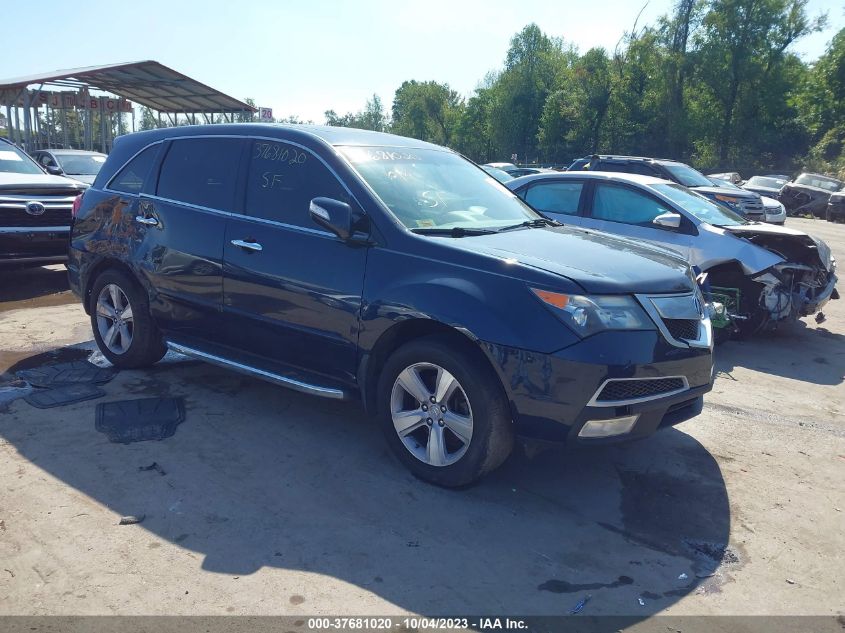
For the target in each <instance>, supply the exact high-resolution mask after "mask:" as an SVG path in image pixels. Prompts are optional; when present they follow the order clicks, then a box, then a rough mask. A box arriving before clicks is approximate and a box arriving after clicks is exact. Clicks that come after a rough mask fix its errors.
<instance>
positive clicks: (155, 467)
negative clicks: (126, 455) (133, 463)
mask: <svg viewBox="0 0 845 633" xmlns="http://www.w3.org/2000/svg"><path fill="white" fill-rule="evenodd" d="M138 470H140V471H141V472H149V471H151V470H154V471H156V472H157V473H158V474H159V475H162V476H164V475H166V474H167V473H166V472H164V468H162V467H161V466H159V465H158V462H153V463H152V464H150V465H149V466H138Z"/></svg>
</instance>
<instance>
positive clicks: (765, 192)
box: [742, 185, 780, 196]
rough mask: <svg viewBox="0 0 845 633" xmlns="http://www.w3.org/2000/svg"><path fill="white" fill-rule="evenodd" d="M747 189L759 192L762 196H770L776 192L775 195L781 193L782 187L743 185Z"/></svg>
mask: <svg viewBox="0 0 845 633" xmlns="http://www.w3.org/2000/svg"><path fill="white" fill-rule="evenodd" d="M742 188H743V189H745V190H746V191H750V192H751V193H759V194H760V195H761V196H769V195H772V194H774V195H775V196H777V195H778V193H780V187H760V186H758V185H743V187H742Z"/></svg>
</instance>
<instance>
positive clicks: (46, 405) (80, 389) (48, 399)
mask: <svg viewBox="0 0 845 633" xmlns="http://www.w3.org/2000/svg"><path fill="white" fill-rule="evenodd" d="M104 395H106V392H105V391H103V390H102V389H100V388H99V387H98V386H97V385H90V384H87V383H79V384H75V385H74V384H71V385H61V386H58V387H56V388H54V389H43V390H37V391H32V392H30V393H29V394H27V395H26V396H24V400H25V401H26V402H28V403H29V404H31V405H32V406H33V407H38V408H39V409H51V408H53V407H62V406H64V405H67V404H74V403H76V402H82V401H84V400H93V399H95V398H102V397H103V396H104Z"/></svg>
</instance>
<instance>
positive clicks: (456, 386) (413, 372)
mask: <svg viewBox="0 0 845 633" xmlns="http://www.w3.org/2000/svg"><path fill="white" fill-rule="evenodd" d="M390 414H391V417H392V419H393V427H394V429H395V430H396V433H397V434H398V435H399V439H400V440H402V443H403V444H404V446H405V448H406V449H407V450H408V451H409V452H410V453H411V454H412V455H413V456H414V457H416V458H417V459H419V460H420V461H421V462H423V463H425V464H428V465H430V466H438V467H442V466H449V465H450V464H454V463H455V462H457V461H458V460H459V459H461V457H463V455H464V453H466V451H467V448H468V447H469V444H470V442H471V441H472V426H473V425H472V408H471V407H470V404H469V399H468V398H467V395H466V392H465V391H464V389H463V387H461V385H460V383H459V382H458V380H457V379H456V378H455V377H454V376H453V375H452V374H451V373H449V372H448V371H447V370H446V369H444V368H443V367H440V366H439V365H435V364H433V363H414V364H413V365H410V366H408V367H406V368H405V369H404V370H402V371H401V372H400V373H399V375H398V376H397V377H396V380H395V381H394V383H393V390H392V392H391V395H390Z"/></svg>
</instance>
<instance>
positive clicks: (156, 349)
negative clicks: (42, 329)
mask: <svg viewBox="0 0 845 633" xmlns="http://www.w3.org/2000/svg"><path fill="white" fill-rule="evenodd" d="M89 302H90V303H89V312H90V313H91V328H92V329H93V331H94V339H95V340H96V341H97V347H99V348H100V351H101V352H102V353H103V355H104V356H105V357H106V358H107V359H108V360H109V362H111V364H112V365H114V366H115V367H119V368H120V369H135V368H137V367H148V366H150V365H152V364H154V363H156V362H158V361H159V360H161V358H162V356H164V354H165V353H166V352H167V347H166V346H165V344H164V341H163V340H162V337H161V334H160V333H159V331H158V328H157V327H156V325H155V322H154V321H153V318H152V316H151V315H150V305H149V300H148V299H147V295H146V293H145V292H144V290H143V288H141V286H140V285H139V284H138V283H137V282H136V281H135V280H134V279H132V278H131V277H130V276H129V275H127V274H126V273H124V272H123V271H120V270H107V271H106V272H104V273H102V274H101V275H100V276H99V277H97V279H96V280H95V281H94V285H93V286H92V288H91V294H90V298H89Z"/></svg>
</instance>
